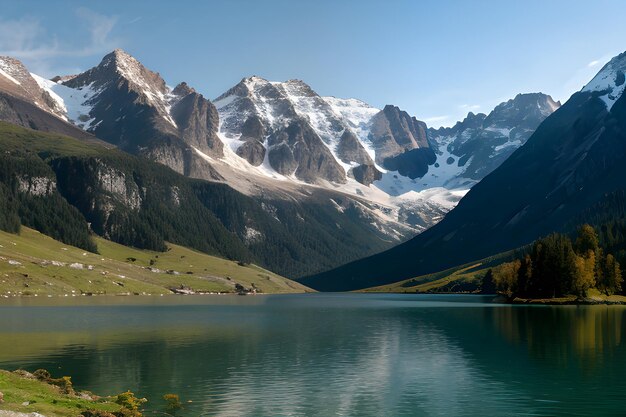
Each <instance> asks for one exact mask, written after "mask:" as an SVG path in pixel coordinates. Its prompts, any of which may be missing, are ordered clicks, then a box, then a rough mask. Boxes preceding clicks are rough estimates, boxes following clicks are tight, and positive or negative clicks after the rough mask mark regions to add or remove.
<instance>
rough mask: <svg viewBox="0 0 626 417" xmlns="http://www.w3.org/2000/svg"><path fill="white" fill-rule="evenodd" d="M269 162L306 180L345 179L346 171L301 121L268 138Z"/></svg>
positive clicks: (307, 125) (284, 172) (277, 168)
mask: <svg viewBox="0 0 626 417" xmlns="http://www.w3.org/2000/svg"><path fill="white" fill-rule="evenodd" d="M268 144H269V146H270V150H269V161H270V164H271V165H272V167H273V168H274V169H275V170H276V171H277V172H279V173H281V174H283V175H292V174H294V175H295V176H296V177H297V178H300V179H303V180H304V181H308V182H316V181H317V180H318V179H325V180H328V181H333V182H340V183H341V182H345V181H346V173H345V171H344V170H343V168H342V167H341V166H340V165H339V163H337V161H336V160H335V158H334V157H333V155H332V153H331V152H330V151H329V150H328V148H327V147H326V145H324V143H323V142H322V140H321V139H320V137H319V136H318V135H317V134H316V133H315V131H314V130H313V129H312V128H311V126H310V125H309V124H308V123H306V122H305V121H303V120H296V121H294V122H292V123H291V124H290V125H289V126H287V128H285V129H281V130H279V131H277V132H275V133H273V134H272V135H270V137H269V139H268Z"/></svg>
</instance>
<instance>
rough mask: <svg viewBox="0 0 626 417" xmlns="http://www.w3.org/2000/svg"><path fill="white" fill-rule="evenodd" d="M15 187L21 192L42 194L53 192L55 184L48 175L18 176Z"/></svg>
mask: <svg viewBox="0 0 626 417" xmlns="http://www.w3.org/2000/svg"><path fill="white" fill-rule="evenodd" d="M17 188H18V190H19V191H20V192H22V193H26V194H30V195H33V196H44V195H50V194H52V193H53V192H55V191H56V189H57V185H56V183H55V181H54V179H52V178H48V177H30V176H20V177H18V178H17Z"/></svg>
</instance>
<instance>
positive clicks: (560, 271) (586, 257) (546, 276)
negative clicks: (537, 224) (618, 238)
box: [483, 224, 623, 298]
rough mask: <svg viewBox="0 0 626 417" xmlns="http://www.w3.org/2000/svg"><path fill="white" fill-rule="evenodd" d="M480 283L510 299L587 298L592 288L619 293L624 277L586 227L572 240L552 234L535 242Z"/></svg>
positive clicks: (595, 236) (580, 228)
mask: <svg viewBox="0 0 626 417" xmlns="http://www.w3.org/2000/svg"><path fill="white" fill-rule="evenodd" d="M483 282H484V283H483V287H484V288H489V287H493V288H495V290H496V291H497V292H499V293H501V294H504V295H506V296H507V297H509V298H513V297H521V298H555V297H562V296H566V295H576V296H578V297H586V296H587V295H588V292H589V290H590V289H592V288H595V289H598V290H599V291H600V292H602V293H604V294H606V295H611V294H617V293H621V292H622V283H623V277H622V271H621V266H620V263H619V262H618V260H617V259H616V258H615V256H614V255H613V254H612V253H608V252H607V251H606V249H605V248H603V247H602V245H601V244H600V238H599V236H598V232H597V231H596V229H595V228H594V227H592V226H590V225H588V224H585V225H582V226H581V227H579V228H578V232H577V234H576V236H575V238H574V239H572V238H570V237H569V236H567V235H564V234H560V233H553V234H551V235H549V236H546V237H544V238H542V239H539V240H537V241H535V242H534V243H533V244H532V246H531V247H530V249H529V250H527V251H526V253H525V254H524V255H523V256H521V258H520V259H515V260H514V261H512V262H507V263H504V264H501V265H499V266H497V267H494V268H491V269H489V270H488V271H487V274H486V275H485V278H484V280H483Z"/></svg>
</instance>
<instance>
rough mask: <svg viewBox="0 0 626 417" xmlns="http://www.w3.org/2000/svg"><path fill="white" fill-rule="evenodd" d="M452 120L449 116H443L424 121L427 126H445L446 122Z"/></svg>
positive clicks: (428, 118) (427, 118)
mask: <svg viewBox="0 0 626 417" xmlns="http://www.w3.org/2000/svg"><path fill="white" fill-rule="evenodd" d="M449 119H450V116H449V115H447V114H446V115H441V116H432V117H426V118H425V119H422V120H423V121H424V122H425V123H426V124H437V123H438V124H441V125H443V124H445V123H444V122H445V121H448V120H449Z"/></svg>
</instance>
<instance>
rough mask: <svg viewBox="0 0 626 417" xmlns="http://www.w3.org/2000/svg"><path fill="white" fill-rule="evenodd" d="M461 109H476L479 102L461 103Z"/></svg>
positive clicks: (478, 107) (478, 106)
mask: <svg viewBox="0 0 626 417" xmlns="http://www.w3.org/2000/svg"><path fill="white" fill-rule="evenodd" d="M459 109H461V110H478V109H480V104H461V105H460V106H459Z"/></svg>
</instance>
